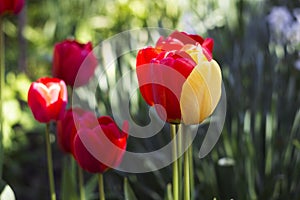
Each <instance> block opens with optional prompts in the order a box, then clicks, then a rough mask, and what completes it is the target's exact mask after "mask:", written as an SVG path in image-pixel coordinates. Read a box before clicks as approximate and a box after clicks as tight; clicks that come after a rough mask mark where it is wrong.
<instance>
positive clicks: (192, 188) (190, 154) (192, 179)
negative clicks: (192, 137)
mask: <svg viewBox="0 0 300 200" xmlns="http://www.w3.org/2000/svg"><path fill="white" fill-rule="evenodd" d="M188 152H189V165H190V171H189V172H190V192H191V199H194V184H195V183H194V163H193V145H192V144H191V145H190V146H189V149H188Z"/></svg>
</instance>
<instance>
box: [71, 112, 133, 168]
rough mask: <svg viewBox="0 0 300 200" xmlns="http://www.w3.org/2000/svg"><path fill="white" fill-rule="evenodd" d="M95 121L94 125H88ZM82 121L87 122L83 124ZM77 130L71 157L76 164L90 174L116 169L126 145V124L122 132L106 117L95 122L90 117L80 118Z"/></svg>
mask: <svg viewBox="0 0 300 200" xmlns="http://www.w3.org/2000/svg"><path fill="white" fill-rule="evenodd" d="M91 120H92V121H94V122H95V121H96V123H94V124H93V123H90V122H91ZM84 121H89V122H87V123H85V122H84ZM79 127H80V128H79V130H78V132H77V135H76V136H75V138H74V143H73V145H74V151H73V155H74V157H75V159H76V160H77V162H78V164H79V165H80V166H81V167H82V168H83V169H84V170H86V171H88V172H91V173H103V172H105V171H106V170H107V169H109V168H112V167H117V166H118V165H119V164H120V162H121V160H122V157H123V154H124V152H125V149H126V145H127V138H128V134H127V133H126V132H127V131H128V124H127V122H124V124H123V127H122V130H119V128H118V126H117V125H116V123H115V122H114V121H113V120H112V119H111V118H110V117H108V116H103V117H100V118H98V119H96V120H95V117H94V119H92V118H91V116H87V118H86V119H84V117H83V118H81V122H80V125H79Z"/></svg>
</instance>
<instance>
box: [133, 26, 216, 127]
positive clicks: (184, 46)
mask: <svg viewBox="0 0 300 200" xmlns="http://www.w3.org/2000/svg"><path fill="white" fill-rule="evenodd" d="M212 47H213V40H212V39H209V38H208V39H203V38H202V37H200V36H197V35H190V34H187V33H183V32H178V31H175V32H173V33H172V34H171V35H170V36H169V37H167V38H166V39H165V38H162V37H161V38H160V39H159V40H158V41H157V43H156V46H155V47H146V48H144V49H141V50H140V51H139V52H138V54H137V61H136V66H137V68H136V73H137V77H138V82H139V87H140V92H141V94H142V96H143V98H144V99H145V101H146V103H147V104H149V105H150V106H155V108H156V111H157V113H158V115H159V116H160V118H161V119H162V120H166V121H167V122H170V123H174V124H178V123H181V122H183V123H185V124H198V123H201V122H202V121H203V120H204V119H205V118H207V117H208V116H209V115H211V114H212V112H213V111H214V109H215V108H216V106H217V104H218V101H219V99H220V97H221V81H222V77H221V70H220V67H219V65H218V64H217V62H216V61H215V60H213V59H212ZM156 105H160V106H156Z"/></svg>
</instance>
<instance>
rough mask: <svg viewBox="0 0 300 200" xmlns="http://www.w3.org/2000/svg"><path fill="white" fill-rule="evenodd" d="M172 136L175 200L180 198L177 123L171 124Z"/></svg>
mask: <svg viewBox="0 0 300 200" xmlns="http://www.w3.org/2000/svg"><path fill="white" fill-rule="evenodd" d="M170 132H171V138H172V140H173V144H174V145H173V149H172V151H173V152H172V154H173V158H174V162H173V200H179V182H178V181H179V179H178V159H177V141H176V125H175V124H171V125H170Z"/></svg>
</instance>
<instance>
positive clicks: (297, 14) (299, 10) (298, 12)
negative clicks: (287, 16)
mask: <svg viewBox="0 0 300 200" xmlns="http://www.w3.org/2000/svg"><path fill="white" fill-rule="evenodd" d="M293 14H294V16H295V18H296V19H297V21H298V22H299V23H300V8H295V9H294V10H293Z"/></svg>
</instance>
